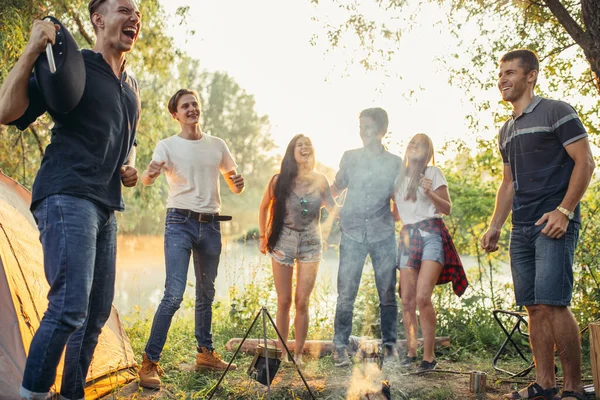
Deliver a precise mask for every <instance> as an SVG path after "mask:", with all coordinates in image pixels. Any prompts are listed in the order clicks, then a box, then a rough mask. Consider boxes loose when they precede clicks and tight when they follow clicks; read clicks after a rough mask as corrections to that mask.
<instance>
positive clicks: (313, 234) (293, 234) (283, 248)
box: [269, 226, 322, 267]
mask: <svg viewBox="0 0 600 400" xmlns="http://www.w3.org/2000/svg"><path fill="white" fill-rule="evenodd" d="M321 252H322V244H321V232H320V230H316V231H308V232H298V231H294V230H292V229H289V228H286V227H285V226H284V227H283V228H282V229H281V234H280V235H279V239H278V240H277V244H276V245H275V248H274V249H273V250H272V251H271V252H270V253H269V254H270V255H271V257H272V258H273V259H274V260H275V261H277V262H278V263H279V264H283V265H289V266H290V267H293V266H294V260H296V261H298V262H300V263H312V262H320V261H321Z"/></svg>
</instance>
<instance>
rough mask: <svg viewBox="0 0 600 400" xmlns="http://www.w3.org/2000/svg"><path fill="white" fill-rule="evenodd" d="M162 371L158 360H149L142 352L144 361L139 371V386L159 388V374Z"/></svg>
mask: <svg viewBox="0 0 600 400" xmlns="http://www.w3.org/2000/svg"><path fill="white" fill-rule="evenodd" d="M162 373H163V372H162V369H161V368H160V367H159V366H158V362H154V361H150V360H149V359H148V356H147V355H146V353H144V361H143V362H142V367H141V368H140V371H139V375H140V386H141V387H145V388H148V389H160V376H161V375H162Z"/></svg>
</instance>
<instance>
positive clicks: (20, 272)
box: [0, 172, 137, 399]
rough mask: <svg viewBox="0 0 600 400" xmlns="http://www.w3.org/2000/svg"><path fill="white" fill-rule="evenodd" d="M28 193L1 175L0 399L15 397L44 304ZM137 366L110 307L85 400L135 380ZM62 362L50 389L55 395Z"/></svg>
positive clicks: (36, 235)
mask: <svg viewBox="0 0 600 400" xmlns="http://www.w3.org/2000/svg"><path fill="white" fill-rule="evenodd" d="M30 203H31V194H30V193H29V192H28V191H27V190H26V189H25V188H23V187H22V186H20V185H19V184H18V183H17V182H15V181H13V180H12V179H10V178H8V177H7V176H6V175H4V174H2V173H1V172H0V266H1V267H2V268H0V321H1V323H0V399H17V398H19V387H20V385H21V380H22V376H23V371H24V369H25V361H26V359H27V352H28V351H29V345H30V343H31V340H32V339H33V334H34V333H35V331H36V329H37V328H38V327H39V324H40V321H41V319H42V316H43V313H44V311H46V308H47V306H48V301H47V299H46V295H47V293H48V290H49V287H48V283H47V282H46V278H45V275H44V266H43V253H42V246H41V244H40V241H39V232H38V230H37V227H36V224H35V220H34V219H33V216H32V214H31V212H30V211H29V204H30ZM136 367H137V364H136V362H135V358H134V355H133V350H132V348H131V344H130V343H129V339H128V338H127V335H126V334H125V331H124V329H123V325H122V324H121V320H120V319H119V314H118V312H117V310H116V308H115V307H113V308H112V312H111V315H110V318H109V320H108V322H107V323H106V325H105V327H104V328H103V329H102V333H101V334H100V337H99V340H98V346H97V347H96V351H95V353H94V357H93V359H92V363H91V365H90V369H89V371H88V375H87V378H86V382H87V384H86V399H96V398H99V397H102V396H104V395H106V394H108V393H109V392H110V391H112V390H113V389H114V388H115V387H117V386H118V385H120V384H124V383H127V382H129V381H131V380H133V379H135V377H136V376H137V373H136ZM62 369H63V364H62V360H61V363H60V364H59V366H58V370H57V377H56V383H55V385H54V387H53V388H52V390H53V391H55V392H59V391H60V382H61V379H62Z"/></svg>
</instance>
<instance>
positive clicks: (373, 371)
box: [105, 357, 533, 400]
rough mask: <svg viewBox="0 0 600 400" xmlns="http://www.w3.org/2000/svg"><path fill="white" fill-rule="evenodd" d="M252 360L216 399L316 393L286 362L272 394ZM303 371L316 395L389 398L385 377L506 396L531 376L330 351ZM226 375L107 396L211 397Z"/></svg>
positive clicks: (445, 394) (409, 395)
mask: <svg viewBox="0 0 600 400" xmlns="http://www.w3.org/2000/svg"><path fill="white" fill-rule="evenodd" d="M248 360H249V359H245V360H243V361H244V362H242V363H240V365H239V368H238V370H237V371H233V372H229V373H228V374H227V375H226V379H224V380H223V382H222V383H221V385H220V387H219V389H218V391H217V392H215V394H214V396H213V397H212V398H213V399H218V400H230V399H231V400H233V399H267V398H268V396H270V398H271V399H311V398H312V397H311V395H310V393H309V392H308V390H307V389H306V386H305V385H304V383H303V381H302V379H301V378H300V375H299V374H298V372H297V370H296V369H295V367H294V366H293V364H282V366H281V367H280V368H279V370H278V372H277V375H276V376H275V379H274V380H273V382H272V386H271V392H270V393H269V394H268V393H267V387H266V386H263V385H262V384H260V383H258V382H256V381H255V380H253V379H251V378H249V377H248V375H247V374H246V369H247V368H248V365H249V361H248ZM182 371H183V372H182ZM301 371H302V373H303V376H304V377H305V379H306V381H307V383H308V385H309V387H310V389H311V391H312V393H313V395H314V398H316V399H324V400H363V399H368V400H380V399H381V400H383V399H385V398H386V397H385V396H384V395H382V394H381V390H382V381H385V380H387V381H389V386H390V393H391V398H392V399H398V400H421V399H423V400H446V399H447V400H450V399H469V400H470V399H474V400H475V399H476V400H482V399H490V400H492V399H501V398H502V395H503V394H505V393H508V392H511V391H512V390H514V389H516V388H517V387H523V386H526V384H527V378H525V379H520V380H513V381H511V380H510V378H509V377H508V376H507V375H506V374H502V373H497V372H496V371H494V370H493V368H492V367H491V362H489V361H486V362H485V363H484V362H481V363H480V364H479V365H477V363H473V362H471V363H465V362H451V361H445V360H439V364H438V369H437V371H435V372H430V373H426V374H418V375H416V374H415V373H414V368H413V369H405V368H402V367H400V366H399V365H397V364H396V365H394V364H392V365H385V366H384V367H383V369H382V370H379V369H378V368H377V367H376V366H375V364H368V365H365V364H363V363H356V364H354V365H353V367H352V368H336V367H334V366H333V363H332V361H331V358H330V357H325V358H323V359H321V360H311V361H308V362H306V363H305V365H304V366H303V367H302V368H301ZM469 371H481V372H485V373H486V390H485V392H484V393H480V394H475V393H472V392H471V391H470V373H469ZM179 373H180V374H184V375H188V374H190V375H188V376H187V378H184V379H182V380H180V381H179V382H183V381H186V382H188V383H187V384H189V381H190V379H191V378H192V377H198V375H199V374H200V373H197V372H195V371H193V367H192V366H189V365H182V366H181V367H180V371H179ZM172 374H173V373H171V375H172ZM167 375H169V374H167ZM220 376H221V375H220V374H218V373H211V376H210V377H205V376H203V377H202V379H207V378H209V379H208V382H207V383H208V384H207V385H205V386H204V387H201V384H198V385H200V386H198V387H197V389H193V388H192V389H190V388H183V387H181V386H182V384H181V383H179V384H178V382H174V379H169V378H166V379H164V378H163V381H164V382H166V383H165V385H164V386H163V388H162V389H161V390H148V389H143V388H139V387H138V383H137V382H132V383H130V384H129V385H127V386H125V387H123V388H120V389H119V390H118V391H117V392H116V393H113V394H111V395H109V396H107V397H106V398H105V399H127V400H130V399H156V400H159V399H160V400H162V399H184V398H185V399H203V398H207V397H208V393H209V390H208V388H210V387H213V386H214V385H216V383H217V381H218V380H219V378H220ZM532 376H533V374H531V375H530V377H532ZM503 380H508V382H507V381H503ZM518 381H520V382H518Z"/></svg>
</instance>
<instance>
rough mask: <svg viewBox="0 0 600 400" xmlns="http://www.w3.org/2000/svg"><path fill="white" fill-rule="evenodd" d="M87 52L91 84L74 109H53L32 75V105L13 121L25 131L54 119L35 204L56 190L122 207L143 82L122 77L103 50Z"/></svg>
mask: <svg viewBox="0 0 600 400" xmlns="http://www.w3.org/2000/svg"><path fill="white" fill-rule="evenodd" d="M82 54H83V59H84V61H85V69H86V83H85V90H84V92H83V97H82V98H81V101H80V102H79V104H78V105H77V107H75V109H74V110H72V111H70V112H68V113H66V114H57V113H54V112H52V111H51V110H48V109H47V106H46V104H45V102H44V99H43V97H42V93H41V92H40V88H39V86H38V84H37V82H36V80H35V77H34V76H32V77H31V78H30V80H29V106H28V107H27V110H26V111H25V113H24V114H23V115H22V116H21V117H20V118H19V119H17V120H16V121H13V122H12V123H11V125H15V126H16V127H17V128H19V129H20V130H24V129H26V128H27V127H28V126H29V124H31V123H32V122H33V121H35V120H36V119H37V118H38V117H39V116H40V115H42V114H43V113H44V112H46V111H48V113H49V114H50V116H51V117H52V120H53V121H54V127H53V128H52V130H51V132H52V137H51V141H50V144H49V145H48V147H47V148H46V152H45V154H44V157H43V159H42V163H41V166H40V170H39V171H38V174H37V176H36V178H35V181H34V183H33V196H32V197H33V198H32V208H33V207H35V205H36V203H37V202H39V201H40V200H42V199H44V198H45V197H47V196H50V195H52V194H68V195H73V196H77V197H83V198H86V199H89V200H91V201H93V202H95V203H98V204H100V205H102V206H105V207H107V208H109V209H112V210H120V211H122V210H123V209H124V205H123V199H122V197H121V174H120V168H121V166H123V164H124V163H125V161H126V160H127V158H128V156H129V152H130V151H131V148H132V146H134V145H135V134H136V131H137V127H138V121H139V118H140V111H141V106H140V100H139V89H138V85H137V82H136V80H135V79H134V78H133V77H131V76H129V75H128V74H127V73H126V72H125V71H124V72H123V73H122V76H121V79H120V80H119V78H117V77H116V76H115V74H114V72H113V71H112V69H111V67H110V66H109V65H108V63H107V62H106V61H105V60H104V57H102V55H101V54H100V53H95V52H93V51H91V50H83V51H82Z"/></svg>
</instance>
